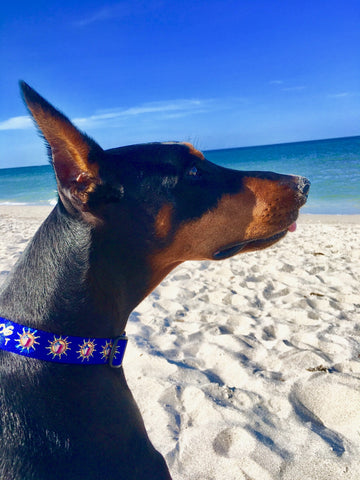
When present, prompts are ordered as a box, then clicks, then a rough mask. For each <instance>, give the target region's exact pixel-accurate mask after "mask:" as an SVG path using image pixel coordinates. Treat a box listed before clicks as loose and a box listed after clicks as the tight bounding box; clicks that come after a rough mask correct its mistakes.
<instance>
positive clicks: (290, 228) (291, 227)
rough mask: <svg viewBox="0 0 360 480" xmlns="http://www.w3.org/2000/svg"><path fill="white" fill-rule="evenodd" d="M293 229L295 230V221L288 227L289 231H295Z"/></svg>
mask: <svg viewBox="0 0 360 480" xmlns="http://www.w3.org/2000/svg"><path fill="white" fill-rule="evenodd" d="M295 230H296V222H294V223H292V224H291V225H290V227H289V228H288V231H289V232H295Z"/></svg>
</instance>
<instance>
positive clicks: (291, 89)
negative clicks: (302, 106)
mask: <svg viewBox="0 0 360 480" xmlns="http://www.w3.org/2000/svg"><path fill="white" fill-rule="evenodd" d="M305 88H306V87H305V85H295V86H294V87H284V88H282V91H283V92H301V91H302V90H305Z"/></svg>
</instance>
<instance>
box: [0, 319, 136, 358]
mask: <svg viewBox="0 0 360 480" xmlns="http://www.w3.org/2000/svg"><path fill="white" fill-rule="evenodd" d="M126 345H127V337H126V334H125V333H123V335H120V336H119V337H116V338H92V337H72V336H70V335H68V336H65V335H54V334H53V333H49V332H44V331H43V330H35V329H34V328H30V327H27V326H24V325H19V324H18V323H15V322H12V321H11V320H7V319H6V318H2V317H0V349H2V350H6V351H8V352H12V353H16V354H17V355H23V356H25V357H29V358H37V359H38V360H45V361H47V362H56V363H64V364H66V363H67V364H77V365H102V364H108V365H110V367H115V368H119V367H121V364H122V361H123V358H124V354H125V349H126Z"/></svg>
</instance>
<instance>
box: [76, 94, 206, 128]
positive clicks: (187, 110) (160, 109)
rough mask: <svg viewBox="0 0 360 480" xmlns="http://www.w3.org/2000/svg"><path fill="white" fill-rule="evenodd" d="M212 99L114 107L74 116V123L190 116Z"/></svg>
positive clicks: (97, 123)
mask: <svg viewBox="0 0 360 480" xmlns="http://www.w3.org/2000/svg"><path fill="white" fill-rule="evenodd" d="M210 103H211V100H198V99H179V100H170V101H159V102H150V103H144V104H142V105H138V106H135V107H130V108H126V109H112V110H106V111H105V112H103V113H102V112H99V113H95V114H94V115H90V116H89V117H82V118H74V120H73V121H74V123H76V124H77V125H79V126H81V127H85V126H86V127H88V126H95V125H101V124H105V123H106V124H107V125H109V124H111V122H112V123H113V124H114V125H116V120H121V119H125V118H129V117H136V116H151V115H152V116H154V115H155V116H157V117H158V116H164V115H167V116H169V115H179V116H180V115H181V116H188V115H193V114H196V113H200V112H203V111H204V109H206V108H208V107H209V105H210Z"/></svg>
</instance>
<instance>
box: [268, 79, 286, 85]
mask: <svg viewBox="0 0 360 480" xmlns="http://www.w3.org/2000/svg"><path fill="white" fill-rule="evenodd" d="M283 83H284V80H271V81H270V82H269V85H282V84H283Z"/></svg>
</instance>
